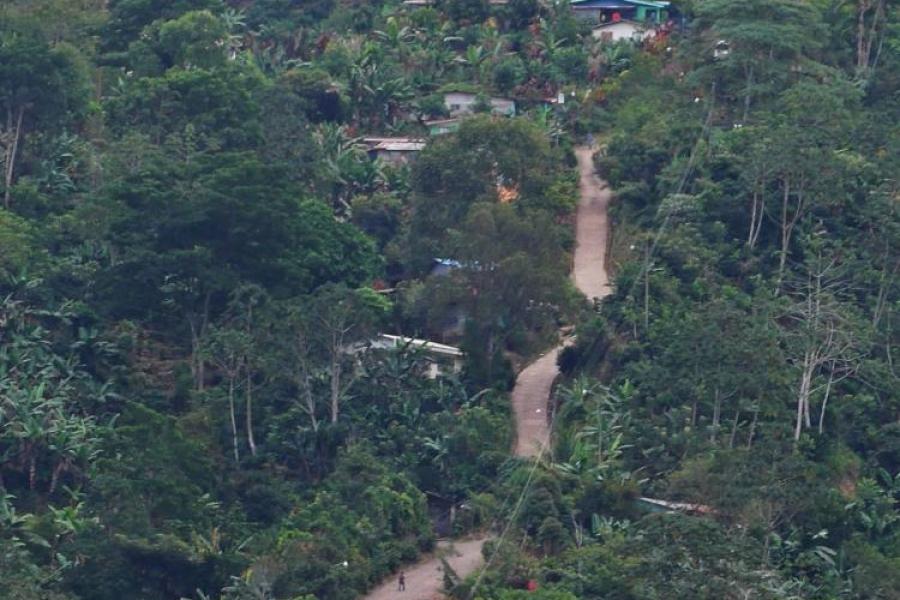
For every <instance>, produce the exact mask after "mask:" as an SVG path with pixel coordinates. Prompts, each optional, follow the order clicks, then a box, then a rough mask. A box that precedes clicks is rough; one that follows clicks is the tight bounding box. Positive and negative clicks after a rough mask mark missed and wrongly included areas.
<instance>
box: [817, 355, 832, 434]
mask: <svg viewBox="0 0 900 600" xmlns="http://www.w3.org/2000/svg"><path fill="white" fill-rule="evenodd" d="M833 383H834V368H832V369H831V372H830V373H829V374H828V383H827V384H826V385H825V396H824V397H823V398H822V410H820V411H819V435H821V434H822V433H824V431H825V408H826V407H827V406H828V397H829V396H831V385H832V384H833Z"/></svg>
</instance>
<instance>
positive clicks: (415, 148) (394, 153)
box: [362, 137, 426, 166]
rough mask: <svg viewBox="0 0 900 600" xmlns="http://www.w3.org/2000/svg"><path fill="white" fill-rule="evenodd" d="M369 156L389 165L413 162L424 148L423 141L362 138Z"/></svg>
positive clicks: (416, 139) (415, 139)
mask: <svg viewBox="0 0 900 600" xmlns="http://www.w3.org/2000/svg"><path fill="white" fill-rule="evenodd" d="M362 141H363V144H365V145H366V147H367V151H368V153H369V156H371V157H372V158H373V159H374V158H380V159H381V160H383V161H384V162H386V163H387V164H389V165H394V166H400V165H405V164H409V163H410V162H412V161H413V160H415V157H416V155H417V154H418V153H419V152H421V151H422V150H423V149H424V148H425V144H426V142H425V140H423V139H419V138H388V137H367V138H363V140H362Z"/></svg>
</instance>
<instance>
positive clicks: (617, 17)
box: [612, 12, 622, 23]
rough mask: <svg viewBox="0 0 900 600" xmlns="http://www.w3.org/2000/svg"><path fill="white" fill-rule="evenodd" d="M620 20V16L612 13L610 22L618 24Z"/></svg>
mask: <svg viewBox="0 0 900 600" xmlns="http://www.w3.org/2000/svg"><path fill="white" fill-rule="evenodd" d="M621 20H622V15H621V14H620V13H617V12H614V13H613V16H612V22H613V23H618V22H619V21H621Z"/></svg>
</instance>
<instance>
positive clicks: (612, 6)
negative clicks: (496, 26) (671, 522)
mask: <svg viewBox="0 0 900 600" xmlns="http://www.w3.org/2000/svg"><path fill="white" fill-rule="evenodd" d="M489 1H490V4H491V5H493V6H498V5H505V4H507V3H508V2H509V0H489ZM434 3H435V0H405V2H404V4H405V5H406V6H408V7H410V8H419V7H426V6H432V5H434ZM571 8H572V11H573V13H574V15H575V16H576V17H577V18H579V19H581V20H584V21H589V22H591V23H592V25H593V36H594V37H595V38H597V39H600V40H604V41H609V42H618V41H621V40H631V41H636V42H640V41H643V40H645V39H646V38H648V37H652V36H655V35H657V34H658V33H659V32H660V31H666V29H667V27H668V26H669V24H670V18H671V13H670V8H669V2H663V1H656V0H571ZM443 96H444V98H443V100H444V108H445V109H446V112H447V115H448V117H447V118H441V119H434V120H427V121H424V122H423V124H424V125H425V127H426V128H427V129H428V133H429V135H431V136H439V135H444V134H448V133H453V132H455V131H457V130H458V129H459V127H460V123H461V121H462V119H464V118H465V117H466V116H468V115H471V114H474V113H475V112H478V111H479V110H490V112H491V113H492V114H495V115H498V116H507V117H513V116H515V114H516V102H515V100H512V99H509V98H502V97H488V98H486V97H484V96H482V95H480V94H477V93H474V92H472V91H470V90H467V89H464V88H461V89H454V88H452V87H450V88H446V89H445V90H444V92H443ZM564 101H565V98H564V97H562V96H561V97H559V98H553V99H548V100H547V101H546V103H547V104H549V105H553V104H561V103H563V102H564ZM362 143H363V145H364V146H365V148H366V151H367V152H368V153H369V155H370V156H371V157H372V158H373V159H376V158H377V159H380V160H381V161H383V162H384V163H386V164H389V165H392V166H402V165H406V164H409V163H411V162H412V161H414V160H415V157H416V156H417V155H418V153H419V152H421V151H422V150H423V149H424V148H425V145H426V143H427V140H425V139H424V138H412V137H365V138H362ZM498 190H499V191H500V192H501V194H500V195H501V199H502V197H503V192H507V195H509V194H513V195H517V191H516V190H506V188H503V187H502V185H500V184H498ZM459 267H460V265H459V263H458V262H456V261H454V260H452V259H435V264H434V268H433V270H432V272H431V275H432V276H438V277H440V276H445V275H447V274H449V273H450V272H451V271H453V270H455V269H457V268H459ZM464 320H465V318H464V316H463V315H461V314H454V315H452V318H451V321H452V323H450V322H448V323H447V324H445V327H444V332H445V334H447V333H450V335H451V337H452V334H453V333H454V332H455V333H459V330H461V327H462V323H463V322H464ZM365 349H366V350H374V351H397V350H399V349H414V350H416V351H419V352H421V353H422V355H423V356H424V357H425V359H426V360H425V364H426V365H427V367H426V369H425V371H424V372H423V373H422V374H423V375H424V376H426V377H429V378H435V377H438V376H440V375H447V374H453V373H458V372H459V371H460V370H461V369H462V365H463V353H462V351H460V350H459V349H458V348H456V347H453V346H448V345H446V344H440V343H437V342H431V341H427V340H420V339H413V338H406V337H401V336H395V335H388V334H382V335H379V336H378V337H377V338H375V339H373V340H371V341H369V342H368V344H366V345H365ZM656 508H659V507H656ZM666 508H668V509H670V510H671V508H672V507H664V509H666ZM677 508H678V509H681V508H682V507H677Z"/></svg>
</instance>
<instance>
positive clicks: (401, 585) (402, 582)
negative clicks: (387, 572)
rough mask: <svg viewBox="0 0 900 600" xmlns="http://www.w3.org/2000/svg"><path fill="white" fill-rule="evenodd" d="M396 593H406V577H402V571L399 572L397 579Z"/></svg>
mask: <svg viewBox="0 0 900 600" xmlns="http://www.w3.org/2000/svg"><path fill="white" fill-rule="evenodd" d="M397 591H398V592H405V591H406V575H404V573H403V571H400V577H398V578H397Z"/></svg>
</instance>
